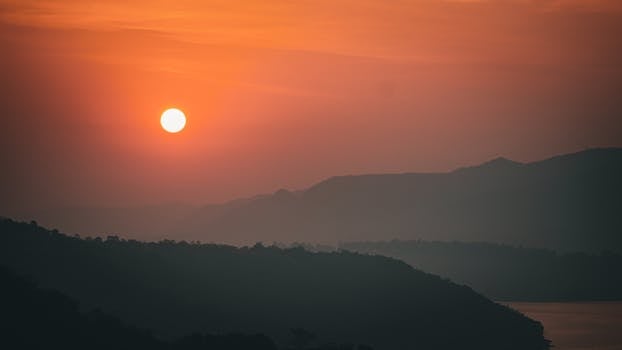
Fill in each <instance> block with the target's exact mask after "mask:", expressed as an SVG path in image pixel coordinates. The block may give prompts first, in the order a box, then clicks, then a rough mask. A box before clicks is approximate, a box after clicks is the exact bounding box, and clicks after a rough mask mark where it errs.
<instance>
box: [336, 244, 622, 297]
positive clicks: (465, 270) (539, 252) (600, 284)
mask: <svg viewBox="0 0 622 350" xmlns="http://www.w3.org/2000/svg"><path fill="white" fill-rule="evenodd" d="M339 248H340V249H345V250H349V251H353V252H360V253H368V254H380V255H384V256H389V257H393V258H396V259H400V260H402V261H404V262H406V263H408V264H410V265H411V266H413V267H415V268H417V269H421V270H423V271H427V272H431V273H434V274H437V275H439V276H442V277H446V278H449V279H451V280H452V281H454V282H456V283H460V284H466V285H468V286H470V287H472V288H473V289H475V290H476V291H477V292H480V293H482V294H484V295H486V296H487V297H489V298H491V299H493V300H508V301H579V300H580V301H605V300H622V255H620V254H616V253H612V252H604V253H600V254H588V253H564V254H560V253H556V252H554V251H551V250H545V249H532V248H519V247H511V246H504V245H498V244H491V243H464V242H428V241H397V240H395V241H385V242H344V243H341V244H340V245H339Z"/></svg>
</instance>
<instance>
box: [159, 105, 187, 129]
mask: <svg viewBox="0 0 622 350" xmlns="http://www.w3.org/2000/svg"><path fill="white" fill-rule="evenodd" d="M160 124H161V125H162V129H164V130H166V131H168V132H170V133H178V132H180V131H182V130H183V129H184V127H186V115H185V114H184V112H182V111H181V110H179V109H177V108H169V109H167V110H165V111H164V112H163V113H162V116H161V117H160Z"/></svg>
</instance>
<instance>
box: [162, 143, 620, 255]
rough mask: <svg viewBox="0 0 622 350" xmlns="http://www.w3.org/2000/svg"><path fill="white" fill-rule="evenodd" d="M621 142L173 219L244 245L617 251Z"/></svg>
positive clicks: (327, 186)
mask: <svg viewBox="0 0 622 350" xmlns="http://www.w3.org/2000/svg"><path fill="white" fill-rule="evenodd" d="M620 179H622V149H620V148H611V149H592V150H588V151H584V152H579V153H575V154H568V155H564V156H559V157H554V158H551V159H547V160H543V161H540V162H535V163H528V164H521V163H517V162H513V161H510V160H507V159H503V158H499V159H496V160H493V161H490V162H488V163H484V164H482V165H480V166H475V167H469V168H461V169H458V170H456V171H453V172H450V173H412V174H387V175H360V176H339V177H333V178H330V179H328V180H326V181H323V182H321V183H319V184H317V185H315V186H312V187H311V188H309V189H307V190H305V191H302V192H299V193H291V194H290V195H287V196H285V195H284V194H283V191H280V192H279V193H277V194H275V195H273V196H267V197H262V198H259V199H256V200H252V201H250V202H247V203H245V204H244V205H242V206H238V207H235V208H232V209H231V210H227V211H224V212H219V213H218V215H212V214H211V213H212V210H213V208H209V209H205V210H203V211H199V212H197V213H195V214H194V215H193V216H191V218H190V219H185V220H183V221H182V222H180V223H179V225H178V227H177V229H176V230H175V231H174V232H171V234H172V235H173V234H178V235H179V236H178V237H185V238H186V239H188V238H190V239H200V240H203V241H223V242H233V243H245V242H249V240H262V241H267V242H271V241H280V242H293V241H305V242H333V243H336V242H337V241H357V240H386V239H427V240H448V241H452V240H460V241H488V242H496V243H506V244H512V245H523V246H530V247H538V248H549V249H555V250H595V251H600V250H602V249H612V250H617V251H620V250H621V249H622V235H621V234H620V233H621V232H622V220H620V213H622V201H620V198H622V181H620Z"/></svg>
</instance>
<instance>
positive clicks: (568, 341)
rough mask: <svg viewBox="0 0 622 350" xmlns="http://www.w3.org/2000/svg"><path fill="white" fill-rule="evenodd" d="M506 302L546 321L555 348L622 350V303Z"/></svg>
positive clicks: (536, 318)
mask: <svg viewBox="0 0 622 350" xmlns="http://www.w3.org/2000/svg"><path fill="white" fill-rule="evenodd" d="M505 304H507V305H509V306H510V307H512V308H514V309H516V310H518V311H520V312H522V313H523V314H525V315H527V316H528V317H530V318H533V319H535V320H538V321H540V322H542V325H544V334H545V336H546V338H548V339H550V340H551V341H553V345H554V348H553V350H586V349H595V350H622V302H603V303H505Z"/></svg>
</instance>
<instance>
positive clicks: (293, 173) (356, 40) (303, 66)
mask: <svg viewBox="0 0 622 350" xmlns="http://www.w3.org/2000/svg"><path fill="white" fill-rule="evenodd" d="M620 33H622V5H621V4H620V2H619V1H618V0H601V1H596V0H594V1H588V0H585V1H580V0H549V1H535V0H534V1H530V0H522V1H519V0H515V1H468V0H467V1H438V0H435V1H426V0H418V1H391V2H386V1H369V0H359V1H338V2H335V1H323V0H322V1H317V0H315V1H296V2H289V1H274V0H269V1H265V0H262V1H210V2H209V3H208V2H197V3H193V2H191V1H177V2H175V4H174V5H172V4H168V3H165V2H163V1H157V2H155V1H148V2H147V1H133V2H127V1H108V2H105V3H103V4H95V3H92V2H86V1H25V0H22V1H0V45H1V47H2V55H0V70H1V72H0V76H1V77H2V78H1V79H2V83H1V84H0V109H1V111H2V113H1V115H2V127H1V128H0V147H1V149H2V151H1V153H0V161H1V162H2V164H3V167H2V168H3V170H2V175H0V196H2V198H3V200H2V202H0V210H1V211H2V213H3V214H6V215H19V214H23V213H28V212H30V211H31V210H33V209H37V208H46V207H54V206H72V205H110V206H124V205H142V204H148V203H163V202H175V201H179V202H188V203H207V202H217V201H223V200H227V199H231V198H236V197H241V196H249V195H253V194H256V193H264V192H271V191H274V190H276V189H278V188H281V187H285V188H290V189H297V188H304V187H307V186H309V185H310V184H312V183H314V182H317V181H319V180H321V179H324V178H326V177H329V176H333V175H341V174H352V173H381V172H382V173H385V172H405V171H443V170H450V169H453V168H457V167H459V166H464V165H469V164H476V163H480V162H482V161H485V160H488V159H492V158H493V157H496V156H499V155H503V156H505V157H509V158H512V159H514V160H518V161H532V160H537V159H543V158H545V157H548V156H550V155H554V154H559V153H566V152H573V151H577V150H581V149H584V148H586V147H601V146H621V145H622V140H621V138H620V135H622V119H621V118H620V115H621V113H622V41H621V40H620V36H619V34H620ZM172 106H176V107H179V108H181V109H182V110H183V111H184V112H185V113H186V115H187V117H188V125H187V128H186V129H185V130H184V132H183V133H180V134H179V135H171V134H167V133H166V132H164V131H163V130H162V129H161V127H160V125H159V117H160V114H161V113H162V111H164V110H165V109H166V108H169V107H172Z"/></svg>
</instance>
